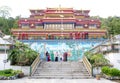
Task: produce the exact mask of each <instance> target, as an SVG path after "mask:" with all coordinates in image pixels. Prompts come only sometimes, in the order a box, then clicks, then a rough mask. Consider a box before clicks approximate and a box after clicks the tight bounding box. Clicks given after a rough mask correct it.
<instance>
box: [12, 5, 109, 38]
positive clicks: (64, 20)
mask: <svg viewBox="0 0 120 83" xmlns="http://www.w3.org/2000/svg"><path fill="white" fill-rule="evenodd" d="M30 12H31V15H30V17H29V18H21V19H19V22H18V25H19V28H18V29H12V30H11V31H12V33H13V35H14V36H15V37H17V38H18V39H86V38H101V37H106V32H107V31H106V30H105V29H101V28H100V25H101V22H100V20H99V19H92V18H91V17H90V16H89V12H90V11H89V10H75V9H73V8H61V7H59V8H47V9H36V10H30Z"/></svg>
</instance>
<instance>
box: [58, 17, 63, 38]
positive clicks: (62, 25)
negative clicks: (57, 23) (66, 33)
mask: <svg viewBox="0 0 120 83" xmlns="http://www.w3.org/2000/svg"><path fill="white" fill-rule="evenodd" d="M59 16H60V17H61V36H63V34H62V33H63V30H64V28H63V18H64V15H59Z"/></svg>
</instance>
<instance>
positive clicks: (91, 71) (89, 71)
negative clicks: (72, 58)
mask: <svg viewBox="0 0 120 83" xmlns="http://www.w3.org/2000/svg"><path fill="white" fill-rule="evenodd" d="M83 64H84V65H85V67H86V69H87V71H88V73H89V74H90V75H91V76H93V69H92V65H91V64H90V62H89V61H88V59H87V58H86V56H84V57H83Z"/></svg>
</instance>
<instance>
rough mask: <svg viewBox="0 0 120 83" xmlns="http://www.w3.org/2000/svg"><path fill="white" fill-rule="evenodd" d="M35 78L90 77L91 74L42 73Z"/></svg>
mask: <svg viewBox="0 0 120 83" xmlns="http://www.w3.org/2000/svg"><path fill="white" fill-rule="evenodd" d="M34 76H89V74H64V73H42V74H34Z"/></svg>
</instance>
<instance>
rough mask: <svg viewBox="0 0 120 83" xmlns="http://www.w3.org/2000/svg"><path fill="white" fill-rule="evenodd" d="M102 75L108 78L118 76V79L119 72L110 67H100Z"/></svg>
mask: <svg viewBox="0 0 120 83" xmlns="http://www.w3.org/2000/svg"><path fill="white" fill-rule="evenodd" d="M102 73H104V74H106V75H108V76H119V77H120V70H118V69H116V68H110V67H107V66H105V67H102Z"/></svg>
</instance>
